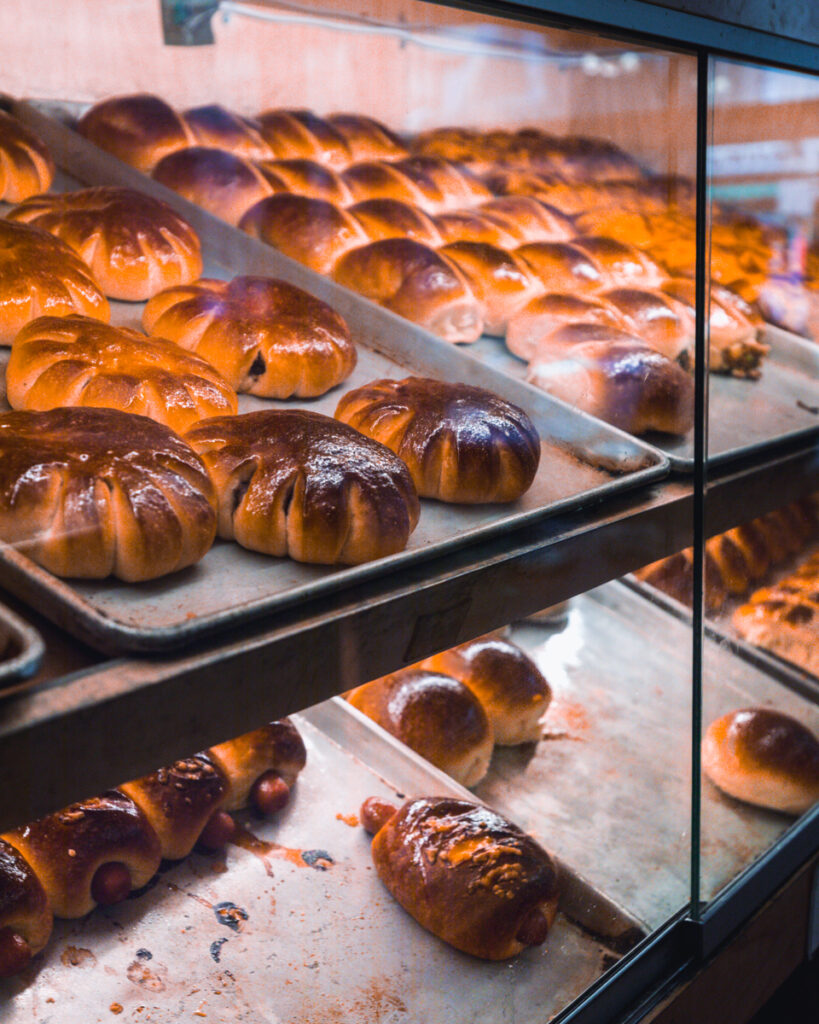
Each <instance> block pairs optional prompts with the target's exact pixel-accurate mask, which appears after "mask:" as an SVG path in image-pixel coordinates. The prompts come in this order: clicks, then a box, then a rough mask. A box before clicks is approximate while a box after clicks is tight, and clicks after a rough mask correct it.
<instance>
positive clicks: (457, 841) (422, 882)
mask: <svg viewBox="0 0 819 1024" xmlns="http://www.w3.org/2000/svg"><path fill="white" fill-rule="evenodd" d="M372 856H373V863H374V864H375V868H376V870H377V871H378V877H379V878H380V879H381V881H382V882H383V883H384V885H385V886H386V887H387V889H388V890H389V891H390V892H391V893H392V895H393V896H394V897H395V899H396V900H397V901H398V902H399V903H400V904H401V906H402V907H403V908H404V910H406V911H407V913H408V914H410V915H411V916H412V917H414V918H415V920H416V921H417V922H418V923H419V924H420V925H421V926H422V927H424V928H426V929H427V930H428V931H430V932H432V934H433V935H437V936H438V938H439V939H443V941H444V942H447V943H449V945H451V946H454V947H455V948H456V949H460V950H462V951H463V952H464V953H470V954H471V955H472V956H477V957H481V958H482V959H485V960H505V959H507V958H508V957H511V956H515V955H516V954H517V953H519V952H520V951H521V950H522V949H523V948H524V947H525V946H526V945H527V944H529V943H528V942H527V941H522V940H521V937H520V936H523V939H524V940H525V939H527V938H528V936H527V935H526V932H527V930H528V929H529V928H530V927H531V922H532V919H533V918H539V919H540V920H541V921H542V931H541V932H540V934H539V935H538V936H537V939H536V940H535V941H540V942H542V941H543V940H544V939H545V937H546V932H547V931H548V928H549V927H551V924H552V922H553V921H554V917H555V914H556V913H557V906H558V899H559V888H558V876H557V870H556V867H555V865H554V863H553V862H552V859H551V857H550V856H549V854H548V853H547V852H546V851H545V850H544V849H543V848H542V847H541V846H540V845H539V844H538V843H537V842H535V840H534V839H532V838H531V836H528V835H526V833H525V832H522V831H521V829H519V828H518V827H517V826H516V825H513V824H512V823H511V822H510V821H508V820H507V819H506V818H503V817H501V815H499V814H497V813H495V811H492V810H490V809H489V808H488V807H482V806H480V805H478V804H472V803H469V802H468V801H466V800H455V799H452V798H446V797H421V798H419V799H417V800H413V801H409V802H407V803H406V804H404V806H403V807H402V808H401V809H400V810H399V811H398V813H397V814H395V815H393V817H392V818H390V819H389V821H387V823H386V824H385V825H384V826H383V827H382V828H381V829H379V831H378V832H377V833H376V834H375V837H374V839H373V845H372ZM529 941H530V942H531V940H529Z"/></svg>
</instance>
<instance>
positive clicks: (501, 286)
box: [438, 242, 543, 337]
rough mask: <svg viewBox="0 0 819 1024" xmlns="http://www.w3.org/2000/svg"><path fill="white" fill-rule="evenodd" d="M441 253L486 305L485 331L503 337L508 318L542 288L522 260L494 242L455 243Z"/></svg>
mask: <svg viewBox="0 0 819 1024" xmlns="http://www.w3.org/2000/svg"><path fill="white" fill-rule="evenodd" d="M438 253H439V255H440V256H445V257H446V259H448V260H449V261H450V262H452V263H454V264H455V265H456V266H457V268H458V269H459V270H460V271H461V273H462V274H463V275H464V277H465V278H466V279H467V281H468V282H469V287H470V288H471V289H472V294H473V295H474V296H475V298H476V299H477V300H478V302H480V303H481V305H482V306H483V317H484V331H485V332H486V334H494V335H497V336H499V337H503V335H504V333H505V332H506V325H507V323H508V322H509V320H510V319H511V318H512V317H513V316H514V315H515V314H516V313H517V312H519V310H521V309H522V308H523V307H524V306H525V305H526V303H527V302H529V300H530V299H532V298H533V297H534V296H535V295H537V294H538V293H539V292H542V291H543V284H542V283H541V281H540V280H539V279H538V278H537V277H535V275H534V274H533V273H532V272H531V271H530V270H529V269H528V267H527V266H526V264H525V263H524V262H523V261H522V260H519V259H517V258H516V257H515V255H514V253H511V252H506V251H505V250H504V249H499V248H497V247H496V246H494V245H486V244H484V243H483V242H452V243H450V244H449V245H445V246H443V247H442V248H440V249H439V250H438Z"/></svg>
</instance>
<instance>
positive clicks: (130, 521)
mask: <svg viewBox="0 0 819 1024" xmlns="http://www.w3.org/2000/svg"><path fill="white" fill-rule="evenodd" d="M215 504H216V500H215V495H214V490H213V485H212V483H211V481H210V478H209V477H208V475H207V472H206V470H205V467H204V465H203V464H202V462H201V460H200V459H199V458H198V456H197V455H195V454H194V452H192V451H191V449H190V448H189V447H188V446H187V445H186V444H184V443H183V442H182V441H181V440H180V439H179V438H178V437H177V436H176V435H175V434H173V433H172V432H171V431H170V430H168V428H167V427H163V426H162V425H161V424H159V423H155V422H154V421H153V420H149V419H148V418H147V417H145V416H133V415H131V414H130V413H124V412H118V411H117V410H114V409H54V410H52V411H51V412H10V413H5V414H3V415H2V416H0V539H2V540H4V541H5V542H6V543H7V544H12V545H14V546H15V547H18V548H19V549H20V550H21V551H22V552H23V553H24V554H25V555H27V556H28V557H29V558H31V559H33V560H34V561H35V562H37V563H38V564H39V565H42V566H43V567H44V568H45V569H47V570H48V571H49V572H53V573H54V574H55V575H57V576H70V577H77V578H86V579H102V578H104V577H105V576H110V575H112V574H113V575H114V576H117V577H118V578H119V579H122V580H125V581H126V582H135V581H137V580H149V579H155V578H156V577H158V576H164V575H165V574H166V573H170V572H175V571H176V570H177V569H183V568H185V567H186V566H188V565H192V564H193V563H194V562H196V561H198V560H199V559H200V558H201V557H202V556H203V555H204V554H205V552H206V551H207V550H208V548H209V547H210V546H211V544H212V543H213V538H214V535H215V533H216V513H215Z"/></svg>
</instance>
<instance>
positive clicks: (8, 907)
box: [0, 839, 52, 956]
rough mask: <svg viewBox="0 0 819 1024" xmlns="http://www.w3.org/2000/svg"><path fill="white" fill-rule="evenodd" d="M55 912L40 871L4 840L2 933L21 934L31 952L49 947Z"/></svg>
mask: <svg viewBox="0 0 819 1024" xmlns="http://www.w3.org/2000/svg"><path fill="white" fill-rule="evenodd" d="M51 927H52V914H51V906H50V905H49V902H48V896H47V895H46V891H45V889H44V888H43V886H42V885H41V883H40V879H39V878H38V877H37V874H36V873H35V872H34V871H33V870H32V868H31V866H30V865H29V863H28V862H27V861H26V859H25V858H24V857H23V856H22V854H20V853H18V851H17V850H15V848H14V847H13V846H12V845H11V844H9V843H7V842H6V841H5V840H4V839H0V932H2V930H3V929H4V928H10V929H11V930H12V931H14V932H16V933H17V934H18V935H21V936H22V937H23V939H25V941H26V942H27V943H28V946H29V949H30V951H31V955H32V956H34V955H35V954H36V953H39V952H40V950H41V949H43V948H45V946H46V944H47V943H48V940H49V937H50V935H51Z"/></svg>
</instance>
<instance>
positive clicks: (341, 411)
mask: <svg viewBox="0 0 819 1024" xmlns="http://www.w3.org/2000/svg"><path fill="white" fill-rule="evenodd" d="M336 418H337V419H340V420H342V421H343V422H344V423H349V424H350V426H352V427H355V428H356V430H360V431H361V432H362V433H364V434H366V435H367V436H368V437H372V438H375V440H377V441H381V442H382V443H383V444H385V445H387V447H388V448H391V449H392V451H394V452H395V453H396V454H397V455H398V456H399V457H400V458H401V459H403V461H404V462H405V463H406V464H407V466H409V470H410V473H412V478H413V480H414V481H415V486H416V488H417V489H418V493H419V494H420V495H421V496H422V497H424V498H438V499H439V500H440V501H449V502H459V503H465V504H483V503H486V502H507V501H516V500H517V499H518V498H520V496H521V495H523V494H525V493H526V491H527V490H528V489H529V487H531V485H532V481H533V480H534V478H535V473H536V472H537V467H538V464H539V462H540V438H539V437H538V433H537V431H536V430H535V427H534V425H533V424H532V421H531V420H530V419H529V417H528V416H527V415H526V413H525V412H524V411H523V410H522V409H519V408H518V407H517V406H516V405H512V403H511V402H507V401H505V400H504V399H502V398H500V397H499V396H498V395H495V394H493V393H492V392H491V391H487V390H485V389H484V388H476V387H472V386H470V385H468V384H449V383H447V382H444V381H438V380H432V379H430V378H425V377H407V378H405V379H404V380H400V381H396V380H377V381H373V382H372V383H371V384H365V385H364V386H363V387H360V388H356V389H355V390H353V391H348V392H347V394H346V395H344V396H343V397H342V399H341V401H340V402H339V403H338V408H337V409H336Z"/></svg>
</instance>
